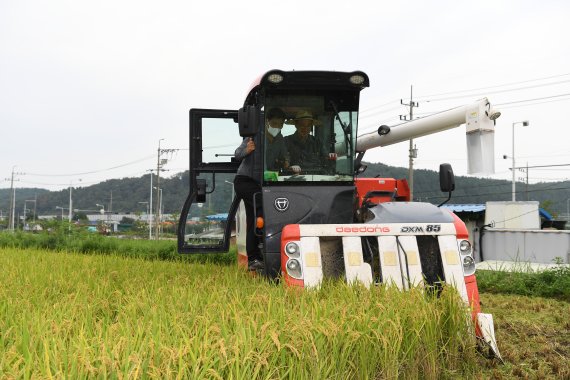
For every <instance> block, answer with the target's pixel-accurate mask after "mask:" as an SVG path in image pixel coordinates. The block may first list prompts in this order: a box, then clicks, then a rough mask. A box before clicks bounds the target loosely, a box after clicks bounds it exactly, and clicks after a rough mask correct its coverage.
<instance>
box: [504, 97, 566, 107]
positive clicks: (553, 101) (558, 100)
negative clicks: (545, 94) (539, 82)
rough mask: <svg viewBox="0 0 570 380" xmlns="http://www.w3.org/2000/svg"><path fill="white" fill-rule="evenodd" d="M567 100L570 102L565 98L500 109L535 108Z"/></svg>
mask: <svg viewBox="0 0 570 380" xmlns="http://www.w3.org/2000/svg"><path fill="white" fill-rule="evenodd" d="M567 100H570V98H566V99H553V100H547V101H545V102H538V103H532V104H518V105H514V106H506V107H501V109H508V108H519V107H529V106H536V105H539V104H546V103H555V102H565V101H567Z"/></svg>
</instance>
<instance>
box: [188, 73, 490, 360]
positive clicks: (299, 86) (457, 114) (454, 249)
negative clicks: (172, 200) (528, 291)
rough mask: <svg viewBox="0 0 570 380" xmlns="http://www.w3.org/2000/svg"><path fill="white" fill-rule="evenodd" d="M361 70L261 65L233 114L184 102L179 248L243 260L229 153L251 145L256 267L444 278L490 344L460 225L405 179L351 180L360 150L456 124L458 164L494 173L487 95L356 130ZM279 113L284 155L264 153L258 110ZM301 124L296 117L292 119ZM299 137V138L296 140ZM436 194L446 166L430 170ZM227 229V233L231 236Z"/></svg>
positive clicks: (378, 277) (426, 280)
mask: <svg viewBox="0 0 570 380" xmlns="http://www.w3.org/2000/svg"><path fill="white" fill-rule="evenodd" d="M368 86H369V79H368V77H367V75H366V74H365V73H363V72H360V71H356V72H323V71H292V72H285V71H278V70H273V71H269V72H267V73H266V74H264V75H262V76H261V77H260V78H259V79H258V80H257V81H256V82H255V83H254V84H253V86H252V88H251V89H250V91H249V93H248V95H247V97H246V99H245V102H244V104H243V107H242V108H240V109H238V110H211V109H191V110H190V191H189V194H188V197H187V199H186V202H185V204H184V207H183V209H182V212H181V216H180V221H179V225H178V251H179V252H180V253H209V252H227V251H228V250H229V247H230V241H232V240H233V239H235V242H236V246H237V256H238V264H239V265H242V266H246V265H247V262H248V261H247V252H246V244H245V241H246V221H245V208H244V206H243V203H242V202H240V201H239V200H238V199H237V198H236V197H235V195H234V191H233V179H234V177H235V175H236V172H237V170H238V167H239V162H238V161H237V160H236V159H235V157H234V151H235V149H236V148H237V147H238V146H239V145H240V144H241V142H242V141H243V139H244V138H251V139H253V141H254V142H255V146H256V149H255V150H254V151H253V153H252V154H253V162H254V165H253V172H252V178H253V179H254V180H255V181H257V182H258V183H259V184H260V186H261V191H260V192H259V193H257V194H255V196H254V210H255V213H256V220H257V228H256V234H257V235H258V237H259V245H260V248H261V252H262V254H263V259H264V264H265V268H264V270H263V272H262V273H263V274H264V275H266V276H268V277H270V278H277V277H279V276H281V277H280V278H281V279H282V281H283V282H285V283H286V284H288V285H291V286H300V287H307V288H310V287H318V286H320V284H321V283H322V280H323V279H324V278H342V279H344V280H345V281H347V282H356V281H358V282H360V283H362V284H363V285H364V286H371V285H373V284H380V283H385V284H391V285H393V286H397V287H399V288H400V289H402V290H406V289H410V288H411V287H415V286H423V287H430V288H434V287H435V288H437V287H441V286H442V285H443V284H448V285H450V286H454V287H455V288H457V290H458V292H459V294H460V295H461V297H462V298H463V299H464V301H465V302H466V304H468V305H469V306H470V307H471V312H472V316H473V319H474V321H475V326H476V332H477V335H478V336H479V337H480V338H481V339H482V340H484V341H485V342H487V343H488V344H489V345H490V346H491V347H492V349H493V351H494V352H495V353H496V354H497V355H498V350H497V349H496V343H495V337H494V329H493V321H492V316H490V315H488V314H483V313H481V312H480V305H479V294H478V290H477V282H476V279H475V275H474V273H475V261H474V258H473V253H472V249H471V244H470V243H469V240H468V238H469V235H468V232H467V229H466V227H465V224H464V223H463V222H462V221H461V220H460V219H459V218H458V217H457V216H456V215H454V214H453V213H451V212H449V211H448V210H447V209H444V208H439V207H438V206H436V205H432V204H430V203H421V202H410V191H409V188H408V184H407V182H406V181H405V180H401V179H398V180H397V179H392V178H358V174H360V173H361V172H362V171H363V169H364V167H363V165H362V163H361V160H362V158H363V155H364V153H365V152H366V151H367V150H368V149H371V148H375V147H380V146H386V145H390V144H394V143H398V142H402V141H407V140H409V139H410V138H414V137H420V136H424V135H427V134H431V133H436V132H440V131H444V130H446V129H450V128H455V127H458V126H460V125H462V124H465V125H466V134H467V146H468V155H469V157H468V158H469V159H468V163H469V164H468V166H469V168H470V170H471V171H473V172H482V171H492V170H493V169H494V167H493V165H494V161H493V157H494V155H493V150H494V147H493V132H494V124H495V119H496V118H497V117H498V116H499V115H500V113H499V112H498V111H495V110H493V109H492V108H491V105H490V104H489V102H488V101H487V99H481V100H479V101H478V102H475V103H473V104H469V105H466V106H463V107H458V108H456V109H452V110H449V111H446V112H442V113H439V114H436V115H434V116H432V117H427V118H424V119H420V120H415V121H412V122H408V123H405V124H401V125H396V126H392V127H387V126H381V127H380V128H378V131H375V132H373V133H369V134H365V135H362V136H359V137H358V140H357V137H356V136H357V135H356V132H357V126H358V110H359V97H360V91H361V90H362V89H364V88H366V87H368ZM275 109H278V110H279V112H280V114H281V115H283V118H284V120H285V122H284V126H283V128H282V129H281V132H280V133H281V135H282V136H283V138H284V145H285V147H286V150H287V157H286V158H285V159H283V158H279V157H278V156H276V154H275V152H274V151H272V148H273V147H272V144H271V143H270V142H271V141H272V138H273V137H274V136H275V131H274V130H271V128H269V127H270V125H269V123H268V121H269V120H267V119H268V114H269V113H270V112H273V110H275ZM301 121H302V122H301ZM301 142H303V143H301ZM440 184H441V189H442V191H445V192H448V193H449V196H451V191H453V189H454V186H455V185H454V181H453V171H452V170H451V167H450V166H449V165H442V167H440ZM234 231H235V235H234V233H233V232H234Z"/></svg>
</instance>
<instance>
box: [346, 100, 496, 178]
mask: <svg viewBox="0 0 570 380" xmlns="http://www.w3.org/2000/svg"><path fill="white" fill-rule="evenodd" d="M500 115H501V113H500V112H499V111H497V110H494V109H493V108H492V107H491V103H490V102H489V101H488V100H487V98H483V99H481V100H479V101H477V102H475V103H472V104H468V105H464V106H461V107H457V108H453V109H450V110H448V111H443V112H439V113H436V114H434V115H430V116H427V117H425V118H421V119H416V120H413V121H410V122H406V123H402V124H398V125H395V126H392V127H390V129H389V132H388V133H386V130H387V129H384V132H383V133H380V132H372V133H367V134H364V135H361V136H358V141H357V144H356V151H357V152H365V151H367V150H369V149H372V148H376V147H382V146H388V145H392V144H397V143H399V142H402V141H406V140H409V139H412V138H418V137H422V136H426V135H430V134H432V133H437V132H442V131H445V130H448V129H452V128H457V127H459V126H460V125H462V124H465V125H466V137H467V156H468V157H467V158H468V172H469V173H470V174H473V173H487V174H490V173H494V171H495V160H494V150H495V147H494V133H495V120H496V119H497V118H498V117H499V116H500Z"/></svg>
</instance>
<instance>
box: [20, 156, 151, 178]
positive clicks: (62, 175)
mask: <svg viewBox="0 0 570 380" xmlns="http://www.w3.org/2000/svg"><path fill="white" fill-rule="evenodd" d="M151 158H154V155H152V156H146V157H144V158H141V159H138V160H135V161H131V162H127V163H125V164H121V165H117V166H112V167H110V168H106V169H100V170H92V171H88V172H82V173H70V174H42V173H27V174H28V175H31V176H38V177H72V176H78V175H85V174H95V173H102V172H106V171H109V170H113V169H118V168H122V167H125V166H129V165H134V164H138V163H139V162H142V161H146V160H149V159H151Z"/></svg>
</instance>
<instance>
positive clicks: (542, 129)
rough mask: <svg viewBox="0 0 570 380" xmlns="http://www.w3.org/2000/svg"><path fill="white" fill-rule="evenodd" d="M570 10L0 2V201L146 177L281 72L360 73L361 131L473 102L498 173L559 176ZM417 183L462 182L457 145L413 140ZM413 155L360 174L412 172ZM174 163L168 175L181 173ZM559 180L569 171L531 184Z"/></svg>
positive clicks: (564, 146)
mask: <svg viewBox="0 0 570 380" xmlns="http://www.w3.org/2000/svg"><path fill="white" fill-rule="evenodd" d="M569 14H570V2H568V1H563V0H560V1H542V2H540V3H539V2H536V1H478V2H467V1H430V2H425V1H415V0H412V1H407V2H395V1H358V0H355V1H337V0H326V1H307V0H304V1H297V0H290V1H287V2H272V1H267V0H265V1H247V2H236V1H225V2H224V1H215V0H213V1H207V2H203V1H200V2H198V1H161V2H158V1H156V2H155V1H141V0H137V1H134V0H132V1H131V0H128V1H117V0H114V1H107V0H102V1H79V0H74V1H71V0H69V1H60V0H54V1H49V2H48V1H30V0H18V1H9V0H5V1H0V131H1V132H0V136H1V139H0V180H2V181H0V187H2V188H6V187H10V182H9V181H5V180H4V179H5V178H10V175H11V172H12V168H13V167H14V166H15V169H14V170H15V171H16V172H21V173H26V174H25V175H17V176H16V178H18V179H19V182H17V183H16V184H17V187H42V188H47V189H50V190H56V189H60V188H63V187H66V186H69V184H70V183H73V184H74V186H77V185H81V186H87V185H90V184H93V183H97V182H100V181H103V180H105V179H109V178H122V177H132V176H141V175H143V174H144V173H145V171H146V170H148V169H150V168H152V167H153V166H155V165H156V150H157V147H158V141H159V139H164V140H163V141H162V147H163V148H180V149H187V148H188V110H189V109H190V108H193V107H195V108H225V109H237V108H239V107H240V105H241V104H242V103H243V100H244V96H245V95H246V93H247V90H248V89H249V86H250V84H251V82H252V81H253V80H254V79H255V78H256V77H257V76H259V75H260V74H262V73H263V72H265V71H267V70H269V69H274V68H279V69H283V70H336V71H353V70H362V71H365V72H366V73H367V74H368V75H369V77H370V80H371V87H370V88H368V89H366V90H364V91H363V92H362V97H361V110H362V111H363V112H362V114H361V118H360V125H359V127H360V129H361V131H366V130H371V129H375V128H377V127H378V125H380V124H388V125H394V124H396V123H398V122H399V121H398V120H399V115H400V114H405V113H407V110H406V108H405V107H403V106H400V99H404V100H405V101H408V100H409V97H410V86H413V92H414V98H415V100H417V101H419V103H420V107H419V108H417V109H415V114H416V115H418V116H426V115H428V114H430V113H433V112H436V111H440V110H445V109H449V108H452V107H455V106H459V105H463V104H467V103H471V102H473V101H475V100H477V99H479V98H481V97H483V96H487V97H488V98H489V100H490V101H491V102H492V103H493V104H495V105H496V108H498V109H500V110H501V111H502V116H501V118H500V119H499V120H498V123H497V127H496V134H495V156H496V174H494V175H493V176H491V178H500V179H510V178H511V174H510V171H509V168H510V166H511V161H510V160H504V159H503V158H502V155H503V154H507V155H511V149H512V140H511V139H512V123H513V122H518V121H522V120H527V119H528V120H529V121H530V126H529V127H527V128H523V127H522V126H520V125H517V126H516V128H515V137H516V151H515V153H516V154H515V156H516V158H517V166H518V165H519V164H520V165H523V164H526V163H528V165H530V166H536V165H561V164H570V147H569V144H570V125H569V123H568V116H567V110H568V109H569V108H570V44H569V43H568V41H567V39H568V36H570V23H568V20H567V18H568V15H569ZM415 142H416V144H417V148H418V150H419V153H418V159H417V160H416V162H415V167H416V168H426V169H434V170H437V168H438V165H439V163H441V162H449V163H451V164H452V165H453V167H454V170H455V172H456V174H459V175H464V174H466V166H467V161H466V151H465V130H464V127H460V128H458V129H456V130H453V131H447V132H445V133H440V134H437V135H433V136H428V137H423V138H420V139H416V140H415ZM407 150H408V145H407V143H403V144H399V145H398V146H392V147H387V148H381V149H376V150H374V151H370V152H368V153H367V155H366V156H365V159H366V160H369V161H373V162H383V163H386V164H389V165H396V166H403V167H407V165H408V158H407V156H408V152H407ZM187 157H188V151H187V150H181V151H179V152H178V153H177V154H174V155H172V157H169V158H170V159H171V160H170V162H169V163H168V164H167V168H169V169H170V172H169V174H168V175H173V174H174V173H176V172H179V171H183V170H186V169H187V165H188V158H187ZM529 177H530V181H531V182H539V181H556V180H568V179H570V166H559V167H554V168H548V169H540V168H537V169H531V171H530V173H529Z"/></svg>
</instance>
